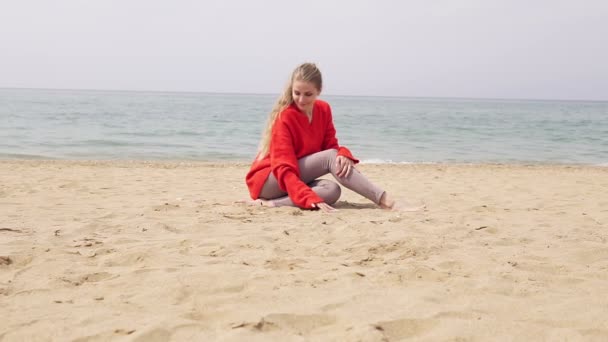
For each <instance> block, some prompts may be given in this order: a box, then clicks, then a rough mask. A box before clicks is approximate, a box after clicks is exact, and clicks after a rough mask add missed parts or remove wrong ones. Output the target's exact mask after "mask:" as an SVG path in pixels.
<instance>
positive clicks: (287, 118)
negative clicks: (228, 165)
mask: <svg viewBox="0 0 608 342" xmlns="http://www.w3.org/2000/svg"><path fill="white" fill-rule="evenodd" d="M322 86H323V82H322V77H321V72H320V71H319V69H318V68H317V67H316V65H315V64H312V63H304V64H302V65H300V66H298V67H297V68H296V69H295V70H294V71H293V73H292V75H291V80H290V82H289V84H288V85H287V87H286V88H285V90H284V91H283V94H282V95H281V97H280V98H279V99H278V100H277V102H276V104H275V105H274V108H273V109H272V111H271V112H270V115H269V118H268V123H267V126H266V130H265V132H264V134H263V135H262V141H261V142H260V146H259V149H258V155H257V157H256V159H255V161H254V162H253V164H252V165H251V169H250V170H249V172H248V173H247V176H246V183H247V186H248V188H249V193H250V195H251V198H252V199H253V201H252V202H251V203H252V204H258V205H266V206H270V207H279V206H297V207H300V208H305V209H321V210H323V211H326V212H331V211H335V210H336V209H334V208H333V207H332V206H331V205H332V204H334V203H335V202H336V201H338V198H340V186H339V185H338V184H336V183H335V182H333V181H330V180H325V179H321V180H318V179H317V178H318V177H321V176H323V175H325V174H328V173H331V174H332V175H333V176H334V178H335V179H336V180H337V181H338V183H340V184H341V185H343V186H344V187H346V188H348V189H350V190H353V191H355V192H356V193H358V194H360V195H362V196H364V197H366V198H367V199H369V200H371V201H372V202H374V203H376V204H377V205H379V206H380V207H381V208H384V209H395V208H396V204H395V201H394V200H393V199H392V198H391V197H390V196H389V195H388V193H387V192H386V191H384V190H382V189H381V188H379V187H378V186H376V185H374V184H373V183H371V182H370V181H369V180H368V179H367V178H366V177H365V176H364V175H363V174H361V173H360V172H359V171H358V170H357V169H356V168H355V164H356V163H358V162H359V160H357V159H356V158H355V157H353V155H352V154H351V152H350V151H349V150H348V149H347V148H346V147H344V146H340V145H338V140H337V139H336V129H335V128H334V124H333V119H332V115H331V109H330V107H329V104H327V103H326V102H324V101H322V100H319V99H317V97H318V96H319V94H320V93H321V89H322V88H323V87H322ZM421 208H422V207H419V208H416V207H410V208H401V209H405V210H418V209H421Z"/></svg>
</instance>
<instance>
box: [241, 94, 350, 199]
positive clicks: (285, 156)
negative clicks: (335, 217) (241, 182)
mask: <svg viewBox="0 0 608 342" xmlns="http://www.w3.org/2000/svg"><path fill="white" fill-rule="evenodd" d="M312 113H313V116H312V121H311V122H309V121H308V117H307V116H306V114H304V113H302V112H301V111H300V110H299V109H298V107H297V106H296V105H295V104H293V103H292V104H291V105H290V106H288V107H287V108H286V109H285V110H283V111H282V112H281V114H280V115H279V117H278V118H277V120H276V121H275V123H274V126H273V127H272V136H271V140H270V148H269V153H268V155H266V156H265V157H264V159H261V160H257V158H256V160H255V161H254V162H253V164H252V165H251V169H250V170H249V172H248V173H247V176H246V177H245V181H246V183H247V187H248V188H249V193H250V194H251V198H253V199H257V198H258V197H259V196H260V192H261V191H262V187H263V186H264V183H265V182H266V179H267V178H268V176H269V175H270V172H272V173H273V175H274V176H275V177H276V179H277V180H278V183H279V187H280V188H281V189H282V190H283V191H285V192H287V194H288V195H289V198H291V200H292V201H293V203H294V204H295V205H297V206H299V207H300V208H312V207H313V204H314V203H320V202H323V199H322V198H321V197H319V196H318V195H317V194H315V193H314V191H312V189H311V188H310V187H309V186H308V185H306V184H305V183H304V182H302V180H301V179H300V169H299V167H298V159H300V158H302V157H306V156H307V155H310V154H313V153H317V152H320V151H324V150H328V149H336V150H338V155H341V156H345V157H347V158H349V159H351V160H353V161H354V162H355V163H358V162H359V160H357V159H355V158H354V157H353V156H352V154H351V152H350V151H349V150H348V149H347V148H346V147H340V146H339V145H338V140H337V139H336V129H335V128H334V123H333V119H332V116H331V108H330V107H329V104H328V103H327V102H325V101H321V100H316V101H315V104H314V107H313V111H312Z"/></svg>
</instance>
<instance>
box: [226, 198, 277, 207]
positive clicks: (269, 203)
mask: <svg viewBox="0 0 608 342" xmlns="http://www.w3.org/2000/svg"><path fill="white" fill-rule="evenodd" d="M235 203H238V204H245V205H248V206H251V207H274V203H273V202H272V201H267V200H263V199H261V198H258V199H255V200H240V201H236V202H235Z"/></svg>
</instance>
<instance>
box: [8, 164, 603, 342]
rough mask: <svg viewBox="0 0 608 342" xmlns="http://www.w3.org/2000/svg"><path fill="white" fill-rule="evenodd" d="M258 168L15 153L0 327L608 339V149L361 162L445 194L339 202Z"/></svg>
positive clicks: (63, 333) (15, 337)
mask: <svg viewBox="0 0 608 342" xmlns="http://www.w3.org/2000/svg"><path fill="white" fill-rule="evenodd" d="M247 169H248V165H246V164H236V163H226V164H219V163H216V164H210V163H196V162H127V161H125V162H78V161H1V162H0V316H1V317H2V320H0V340H2V341H107V340H120V341H166V340H173V341H188V340H198V341H400V340H407V339H414V340H420V341H443V340H452V341H488V340H514V341H515V340H517V341H521V340H536V341H539V340H552V341H554V340H560V341H561V340H567V341H579V340H580V341H606V340H608V167H592V166H549V165H547V166H539V165H430V164H427V165H388V164H385V165H361V166H359V169H360V170H362V171H363V172H364V173H365V174H366V175H367V176H368V177H369V178H370V179H372V180H373V181H374V182H376V183H377V184H379V185H381V186H382V187H385V188H386V189H389V190H390V191H391V192H392V193H394V194H396V195H398V196H402V197H408V198H413V199H417V200H423V201H424V202H425V203H426V204H427V206H428V210H426V211H424V212H414V213H398V212H389V211H384V210H381V209H378V208H376V207H375V206H374V205H372V204H370V203H369V202H367V201H366V200H365V199H363V198H361V197H360V196H358V195H357V194H355V193H352V192H350V191H348V190H346V189H344V190H343V194H342V198H341V200H340V202H339V203H338V204H337V205H336V207H337V208H338V209H340V210H339V212H337V213H333V214H327V213H322V212H315V211H303V210H300V209H296V208H264V207H248V206H244V205H237V204H234V203H233V202H234V201H237V200H239V199H244V198H246V197H247V195H248V193H247V189H246V187H245V185H244V175H245V173H246V171H247Z"/></svg>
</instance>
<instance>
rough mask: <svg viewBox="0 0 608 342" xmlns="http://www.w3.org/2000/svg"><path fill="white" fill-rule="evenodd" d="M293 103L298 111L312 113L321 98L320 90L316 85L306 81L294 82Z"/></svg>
mask: <svg viewBox="0 0 608 342" xmlns="http://www.w3.org/2000/svg"><path fill="white" fill-rule="evenodd" d="M292 88H293V90H292V94H291V95H292V96H293V102H294V103H295V104H296V106H298V109H299V110H301V111H302V112H304V113H306V114H311V113H312V107H313V105H314V103H315V100H316V99H317V96H319V90H318V89H317V87H315V85H314V84H312V83H310V82H305V81H294V82H293V85H292Z"/></svg>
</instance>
